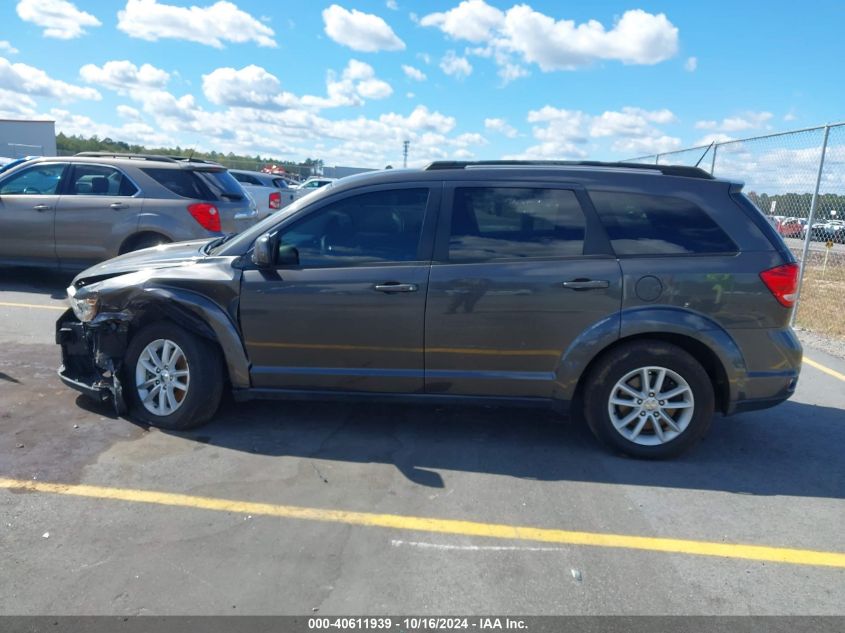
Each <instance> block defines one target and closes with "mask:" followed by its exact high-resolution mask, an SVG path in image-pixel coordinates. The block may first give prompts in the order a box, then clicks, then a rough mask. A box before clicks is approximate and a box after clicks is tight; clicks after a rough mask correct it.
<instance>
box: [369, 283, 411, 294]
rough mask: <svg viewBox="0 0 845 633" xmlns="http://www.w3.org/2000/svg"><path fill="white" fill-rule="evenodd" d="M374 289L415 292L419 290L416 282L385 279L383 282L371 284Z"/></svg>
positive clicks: (389, 291) (388, 291)
mask: <svg viewBox="0 0 845 633" xmlns="http://www.w3.org/2000/svg"><path fill="white" fill-rule="evenodd" d="M373 288H374V289H375V290H378V291H379V292H387V293H391V292H416V291H417V290H419V287H418V286H417V284H400V283H398V282H395V281H387V282H385V283H383V284H376V285H375V286H373Z"/></svg>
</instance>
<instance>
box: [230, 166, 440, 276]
mask: <svg viewBox="0 0 845 633" xmlns="http://www.w3.org/2000/svg"><path fill="white" fill-rule="evenodd" d="M440 185H441V183H440V182H439V181H435V182H432V181H431V180H419V181H406V182H401V183H386V184H382V185H370V186H364V187H356V188H355V189H346V190H343V191H340V192H337V193H335V194H330V195H329V196H327V197H325V198H320V200H319V201H317V202H315V203H314V204H313V205H310V206H307V207H303V208H302V209H300V210H299V211H298V212H297V213H294V214H293V215H291V216H288V217H286V218H284V219H283V220H282V221H281V222H280V223H279V224H277V225H276V226H274V227H273V228H271V229H269V230H268V231H265V232H264V233H263V235H266V234H269V235H270V236H271V237H273V238H276V237H277V236H278V234H279V233H280V232H281V231H284V230H285V229H287V228H289V227H292V226H293V225H294V224H297V223H299V222H301V221H303V220H305V218H307V217H308V216H310V215H311V214H312V213H318V212H319V211H320V210H321V209H323V208H324V207H327V206H328V205H330V204H334V203H336V202H340V201H341V200H344V199H346V198H351V197H354V196H360V195H364V194H368V193H377V192H379V191H395V190H396V189H428V203H427V204H426V207H425V212H424V213H423V225H422V233H421V235H420V241H419V244H418V246H417V259H415V260H411V261H398V262H390V261H377V262H346V263H344V265H342V266H331V265H328V266H308V267H306V266H274V267H273V268H274V269H276V270H303V269H308V270H315V269H318V268H319V269H321V270H331V269H343V268H378V267H384V266H391V267H393V266H420V265H430V264H431V258H432V254H433V250H434V233H435V227H436V222H437V216H438V213H439V211H440V201H441V189H442V188H441V186H440ZM252 251H253V247H252V246H250V248H249V250H248V251H247V252H246V253H245V254H244V255H243V256H242V268H243V269H244V270H255V269H256V268H257V267H256V266H255V265H254V264H252V262H251V260H250V257H251V255H252Z"/></svg>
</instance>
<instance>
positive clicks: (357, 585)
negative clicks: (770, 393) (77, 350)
mask: <svg viewBox="0 0 845 633" xmlns="http://www.w3.org/2000/svg"><path fill="white" fill-rule="evenodd" d="M68 281H69V280H68V278H66V277H62V276H60V275H47V274H35V273H25V272H21V271H3V272H0V345H2V353H0V463H2V465H0V535H2V536H0V560H2V561H3V571H4V573H2V574H0V613H2V614H45V613H50V614H122V615H123V614H125V615H129V614H312V613H319V614H360V615H375V614H443V615H451V614H472V613H512V614H525V615H527V614H558V613H567V614H597V613H601V614H736V615H745V614H843V613H845V606H843V605H844V604H845V603H843V600H842V596H843V595H845V537H843V527H842V526H843V525H845V450H843V446H845V362H843V361H842V360H839V359H837V358H835V357H833V356H830V355H828V354H826V353H825V352H824V351H823V350H821V349H815V348H807V349H806V350H805V352H806V357H807V358H808V359H809V360H808V361H807V365H806V366H805V369H804V371H803V374H802V377H801V382H800V384H799V388H798V391H797V393H796V395H795V397H794V398H793V399H792V400H791V401H789V402H787V403H785V404H783V405H781V406H779V407H777V408H775V409H772V410H769V411H762V412H757V413H749V414H744V415H741V416H737V417H735V418H729V419H722V418H717V419H716V420H715V422H714V424H713V427H712V429H711V431H710V433H709V435H708V437H707V438H705V440H704V441H703V442H702V443H701V444H700V445H699V446H698V447H696V449H694V450H693V451H692V452H690V453H688V454H687V455H685V456H683V457H682V458H680V459H677V460H675V461H670V462H659V463H650V462H640V461H635V460H631V459H627V458H623V457H618V456H615V455H612V454H609V453H608V452H607V451H606V450H605V449H603V448H602V447H600V446H598V445H597V444H596V443H595V441H594V440H593V438H592V436H591V435H590V434H589V432H588V431H587V430H586V429H585V428H584V427H583V426H582V425H580V424H578V423H576V422H570V421H566V420H564V421H561V420H559V419H557V418H556V417H555V416H553V415H551V414H544V413H537V412H533V411H523V410H512V409H495V408H478V409H469V408H439V407H438V408H428V407H418V406H413V407H412V406H405V405H403V406H398V405H397V406H384V405H378V406H375V405H372V406H370V405H357V404H356V405H349V404H320V403H316V404H315V403H304V404H298V403H295V404H293V403H279V402H263V403H262V402H256V403H249V404H238V405H235V404H234V403H232V402H227V403H226V404H225V405H224V407H223V409H222V411H221V412H220V414H219V415H218V416H217V417H216V418H215V420H214V421H213V422H212V423H211V424H210V425H209V426H207V427H204V428H201V429H198V430H196V431H193V432H190V433H170V432H162V431H158V430H155V429H146V428H143V427H140V426H137V425H134V424H132V423H131V422H129V421H127V420H125V419H118V418H115V417H114V416H113V415H112V413H111V412H110V411H109V409H108V408H103V407H100V406H97V405H93V404H91V403H89V402H88V401H86V400H85V399H83V398H81V397H79V396H77V394H76V393H75V392H72V391H70V390H69V389H67V388H65V387H64V386H63V385H62V384H61V383H60V382H59V381H58V379H57V378H56V376H55V368H56V366H57V364H58V360H59V352H58V348H57V346H56V345H54V343H53V323H54V322H55V320H56V318H57V317H58V316H59V315H60V314H61V310H62V309H63V305H64V304H63V302H62V299H63V296H64V291H63V288H64V287H65V286H66V285H67V282H68Z"/></svg>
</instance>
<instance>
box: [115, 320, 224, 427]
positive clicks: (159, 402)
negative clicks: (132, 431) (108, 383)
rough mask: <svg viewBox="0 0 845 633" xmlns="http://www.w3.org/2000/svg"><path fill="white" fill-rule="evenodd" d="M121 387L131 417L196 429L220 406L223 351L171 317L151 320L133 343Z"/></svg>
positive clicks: (127, 356) (141, 420)
mask: <svg viewBox="0 0 845 633" xmlns="http://www.w3.org/2000/svg"><path fill="white" fill-rule="evenodd" d="M123 391H124V395H125V397H126V402H127V404H128V406H129V414H130V416H131V417H132V418H133V419H136V420H138V421H140V422H143V423H144V424H149V425H151V426H156V427H159V428H163V429H173V430H180V431H181V430H186V429H191V428H196V427H198V426H200V425H202V424H205V423H206V422H208V420H210V419H211V417H212V416H213V415H214V414H215V413H216V411H217V408H218V406H219V404H220V397H221V394H222V392H223V366H222V362H221V358H220V354H219V352H218V350H217V348H216V346H215V345H214V344H213V343H211V342H210V341H208V340H207V339H204V338H201V337H199V336H196V335H194V334H192V333H190V332H188V331H186V330H184V329H183V328H181V327H179V326H178V325H176V324H174V323H171V322H170V321H158V322H155V323H152V324H150V325H148V326H146V327H144V328H143V329H141V330H140V331H139V332H138V333H137V334H135V336H134V337H132V339H131V340H130V341H129V347H128V348H127V350H126V358H125V362H124V373H123Z"/></svg>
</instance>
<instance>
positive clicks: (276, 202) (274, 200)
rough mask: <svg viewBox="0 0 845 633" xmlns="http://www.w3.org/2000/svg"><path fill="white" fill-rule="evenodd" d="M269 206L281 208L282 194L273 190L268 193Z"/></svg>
mask: <svg viewBox="0 0 845 633" xmlns="http://www.w3.org/2000/svg"><path fill="white" fill-rule="evenodd" d="M270 208H271V209H281V208H282V194H280V193H279V192H278V191H274V192H273V193H271V194H270Z"/></svg>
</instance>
